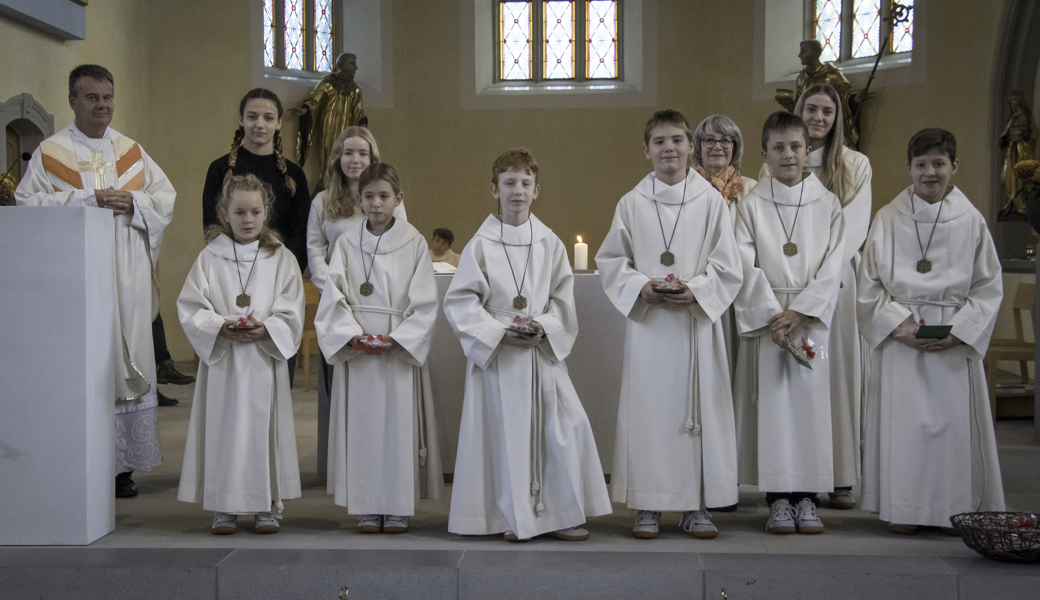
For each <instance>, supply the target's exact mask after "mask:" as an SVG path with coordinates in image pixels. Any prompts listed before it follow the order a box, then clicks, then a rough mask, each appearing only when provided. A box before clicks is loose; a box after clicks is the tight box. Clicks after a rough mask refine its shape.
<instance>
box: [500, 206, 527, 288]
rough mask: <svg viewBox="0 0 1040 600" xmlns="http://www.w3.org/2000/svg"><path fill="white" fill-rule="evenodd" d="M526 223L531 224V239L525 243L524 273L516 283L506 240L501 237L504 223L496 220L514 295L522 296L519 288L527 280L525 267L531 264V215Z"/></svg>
mask: <svg viewBox="0 0 1040 600" xmlns="http://www.w3.org/2000/svg"><path fill="white" fill-rule="evenodd" d="M527 223H528V224H529V225H530V226H531V241H530V242H528V243H527V261H526V262H525V263H524V275H523V277H521V278H520V285H517V283H516V272H515V271H513V261H511V260H509V249H508V248H506V240H505V238H504V237H503V232H504V231H505V225H504V224H503V223H502V220H501V219H499V221H498V241H499V242H500V243H501V244H502V252H504V253H505V255H506V263H508V264H509V274H510V275H512V277H513V285H514V286H516V295H517V296H522V295H523V294H521V293H520V290H522V289H524V282H525V281H527V267H529V266H530V265H531V248H532V247H533V246H534V223H531V217H530V216H528V217H527Z"/></svg>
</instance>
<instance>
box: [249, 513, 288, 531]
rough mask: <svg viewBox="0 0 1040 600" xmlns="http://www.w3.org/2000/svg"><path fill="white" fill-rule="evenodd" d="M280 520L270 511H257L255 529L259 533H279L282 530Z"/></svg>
mask: <svg viewBox="0 0 1040 600" xmlns="http://www.w3.org/2000/svg"><path fill="white" fill-rule="evenodd" d="M281 529H282V528H281V527H280V526H279V525H278V521H277V520H276V519H275V518H274V516H273V515H272V514H271V513H269V512H262V513H256V520H255V521H254V526H253V530H254V531H256V532H257V533H278V532H279V531H281Z"/></svg>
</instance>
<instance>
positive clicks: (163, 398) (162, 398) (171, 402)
mask: <svg viewBox="0 0 1040 600" xmlns="http://www.w3.org/2000/svg"><path fill="white" fill-rule="evenodd" d="M155 395H156V396H158V397H159V406H177V405H178V404H180V403H181V402H180V400H178V399H176V398H170V397H169V396H167V395H166V394H164V393H162V392H160V391H159V390H156V391H155Z"/></svg>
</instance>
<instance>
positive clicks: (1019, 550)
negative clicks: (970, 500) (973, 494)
mask: <svg viewBox="0 0 1040 600" xmlns="http://www.w3.org/2000/svg"><path fill="white" fill-rule="evenodd" d="M950 522H951V523H953V528H954V529H955V530H957V533H958V534H960V536H961V539H962V540H964V543H965V544H967V545H968V547H969V548H971V549H972V550H974V551H976V552H978V553H979V554H981V555H983V556H985V557H986V558H992V559H994V560H1002V561H1004V562H1013V563H1032V562H1040V517H1038V516H1037V515H1036V514H1033V513H1018V512H971V513H961V514H959V515H954V516H952V517H950Z"/></svg>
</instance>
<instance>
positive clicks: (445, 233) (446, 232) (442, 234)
mask: <svg viewBox="0 0 1040 600" xmlns="http://www.w3.org/2000/svg"><path fill="white" fill-rule="evenodd" d="M433 237H435V238H441V239H442V240H444V241H445V242H448V245H449V246H450V245H452V244H454V243H455V234H454V233H452V232H451V230H450V229H448V228H447V227H438V228H437V229H434V230H433Z"/></svg>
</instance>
